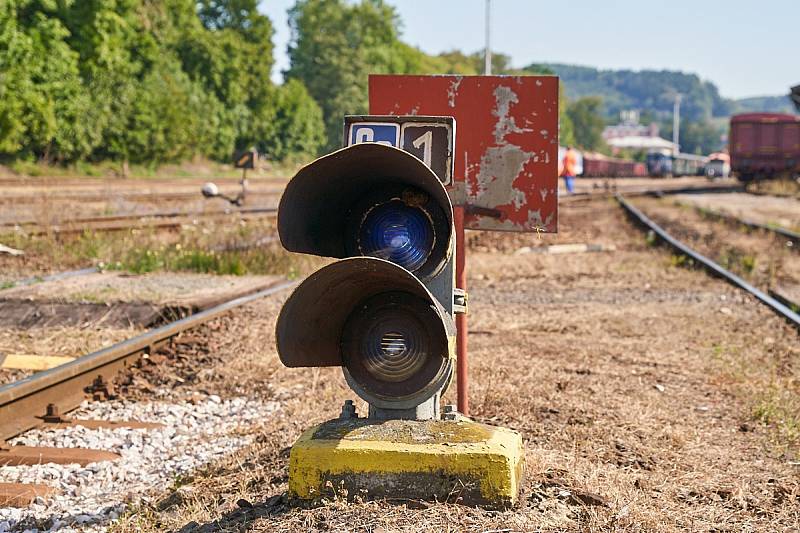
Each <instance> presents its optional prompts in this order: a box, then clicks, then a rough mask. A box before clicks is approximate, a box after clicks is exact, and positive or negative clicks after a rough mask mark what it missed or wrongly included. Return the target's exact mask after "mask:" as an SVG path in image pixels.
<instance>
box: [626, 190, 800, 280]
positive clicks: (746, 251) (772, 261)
mask: <svg viewBox="0 0 800 533" xmlns="http://www.w3.org/2000/svg"><path fill="white" fill-rule="evenodd" d="M732 202H733V199H732ZM634 203H635V204H636V205H637V206H638V207H639V208H640V209H642V210H643V211H644V213H645V214H647V216H649V217H650V218H652V219H653V220H654V221H655V222H656V223H658V224H659V225H661V226H662V227H664V228H665V229H666V230H667V231H668V232H670V234H672V235H674V236H675V237H677V238H678V239H681V240H682V241H683V242H685V243H686V244H688V245H689V246H691V247H692V248H694V249H695V250H697V251H699V252H700V253H702V254H704V255H706V256H708V257H710V258H711V259H712V260H714V261H716V262H717V263H719V264H720V265H722V266H723V267H724V268H726V269H728V270H730V271H732V272H733V273H735V274H737V275H739V276H741V277H743V278H745V279H746V280H748V281H749V282H750V283H753V284H755V285H756V286H758V287H759V288H761V289H762V290H765V291H766V290H767V289H770V288H779V287H795V286H797V287H800V253H798V250H795V249H794V248H795V247H794V246H791V242H789V243H788V244H789V245H787V240H786V239H785V238H781V237H780V236H779V235H776V234H773V233H770V232H767V231H762V230H749V229H748V228H746V227H743V226H741V225H739V224H732V223H730V222H726V221H723V220H719V219H717V218H716V217H714V216H713V215H706V214H704V213H703V212H702V211H701V212H698V211H697V210H695V209H694V208H692V207H690V206H686V205H676V204H675V203H674V201H673V200H672V199H670V198H669V197H667V198H664V199H661V200H657V199H637V200H636V201H634ZM798 208H799V209H800V205H798Z"/></svg>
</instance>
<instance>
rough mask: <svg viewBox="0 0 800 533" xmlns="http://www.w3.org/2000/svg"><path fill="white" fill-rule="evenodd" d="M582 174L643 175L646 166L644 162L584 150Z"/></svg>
mask: <svg viewBox="0 0 800 533" xmlns="http://www.w3.org/2000/svg"><path fill="white" fill-rule="evenodd" d="M583 176H584V177H587V178H629V177H644V176H647V167H646V165H645V164H644V163H637V162H636V161H629V160H627V159H619V158H616V157H608V156H606V155H603V154H598V153H594V152H584V154H583Z"/></svg>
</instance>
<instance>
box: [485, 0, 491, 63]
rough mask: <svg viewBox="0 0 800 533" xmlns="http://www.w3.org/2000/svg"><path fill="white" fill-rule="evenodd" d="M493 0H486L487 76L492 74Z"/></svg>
mask: <svg viewBox="0 0 800 533" xmlns="http://www.w3.org/2000/svg"><path fill="white" fill-rule="evenodd" d="M491 37H492V0H486V52H485V53H484V60H485V64H484V68H483V73H484V74H486V75H487V76H491V75H492V46H491Z"/></svg>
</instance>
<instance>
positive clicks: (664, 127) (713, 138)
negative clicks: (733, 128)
mask: <svg viewBox="0 0 800 533" xmlns="http://www.w3.org/2000/svg"><path fill="white" fill-rule="evenodd" d="M717 122H718V121H717ZM727 129H728V123H727V121H722V123H715V122H712V121H708V120H700V121H689V120H681V128H680V139H679V141H680V145H681V152H683V153H687V154H710V153H711V152H715V151H717V150H720V149H721V148H722V147H723V144H724V143H723V142H722V136H723V135H724V134H725V133H726V132H727ZM660 130H661V136H662V137H664V138H666V139H672V120H671V119H670V120H668V121H665V122H663V123H662V124H661V127H660Z"/></svg>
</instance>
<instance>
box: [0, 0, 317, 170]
mask: <svg viewBox="0 0 800 533" xmlns="http://www.w3.org/2000/svg"><path fill="white" fill-rule="evenodd" d="M256 8H257V0H203V1H200V2H194V1H192V0H165V1H163V2H151V1H149V0H80V1H77V0H73V1H69V0H65V1H58V2H56V1H46V0H5V1H3V2H2V3H0V157H2V158H3V159H5V160H12V161H13V160H15V159H27V160H33V159H41V160H45V161H51V162H61V163H68V162H76V161H87V160H88V161H99V160H105V159H109V160H113V161H126V162H127V161H130V162H132V163H141V164H147V165H152V164H157V163H161V162H167V161H180V160H182V159H185V158H189V157H192V156H194V155H204V156H208V157H212V158H217V159H221V160H228V159H229V158H230V155H231V153H232V152H233V151H234V149H235V148H242V147H245V146H250V145H257V146H259V147H260V148H261V149H262V150H263V151H265V152H266V153H267V155H268V156H269V157H272V158H273V159H274V158H278V159H284V158H287V157H290V156H293V155H296V154H298V153H304V154H309V153H310V154H314V153H316V151H317V149H318V147H319V145H320V140H319V138H320V134H319V130H320V129H321V127H322V126H321V119H320V113H319V111H318V109H317V107H316V104H315V103H314V102H313V100H312V99H311V97H310V96H309V95H308V94H307V92H306V91H305V89H304V88H303V87H302V86H301V85H300V84H298V83H297V82H295V83H293V84H291V86H286V87H275V86H274V85H273V84H272V83H271V82H270V71H271V69H272V65H273V59H272V33H273V29H272V25H271V23H270V21H269V19H268V18H267V17H265V16H264V15H261V14H260V13H258V11H257V9H256ZM295 115H296V116H295Z"/></svg>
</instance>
